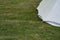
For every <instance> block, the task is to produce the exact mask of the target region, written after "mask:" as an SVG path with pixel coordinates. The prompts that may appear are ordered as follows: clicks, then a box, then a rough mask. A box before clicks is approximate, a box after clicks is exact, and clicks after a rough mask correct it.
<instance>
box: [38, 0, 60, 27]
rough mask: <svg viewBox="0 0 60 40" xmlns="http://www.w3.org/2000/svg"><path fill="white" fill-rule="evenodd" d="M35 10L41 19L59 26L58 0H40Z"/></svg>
mask: <svg viewBox="0 0 60 40" xmlns="http://www.w3.org/2000/svg"><path fill="white" fill-rule="evenodd" d="M37 10H38V16H39V17H40V18H41V19H42V20H43V21H45V22H46V23H48V24H51V25H53V26H57V27H60V0H42V1H41V3H40V4H39V6H38V7H37Z"/></svg>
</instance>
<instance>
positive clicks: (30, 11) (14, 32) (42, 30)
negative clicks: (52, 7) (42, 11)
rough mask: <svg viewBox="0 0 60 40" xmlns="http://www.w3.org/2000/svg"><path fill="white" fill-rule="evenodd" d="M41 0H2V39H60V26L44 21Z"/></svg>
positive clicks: (0, 0)
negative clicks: (41, 17) (40, 9)
mask: <svg viewBox="0 0 60 40" xmlns="http://www.w3.org/2000/svg"><path fill="white" fill-rule="evenodd" d="M40 1H41V0H0V40H60V28H57V27H54V26H51V25H49V24H47V23H45V22H43V21H42V20H41V19H40V18H39V17H38V16H37V10H36V7H37V6H38V4H39V2H40Z"/></svg>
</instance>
